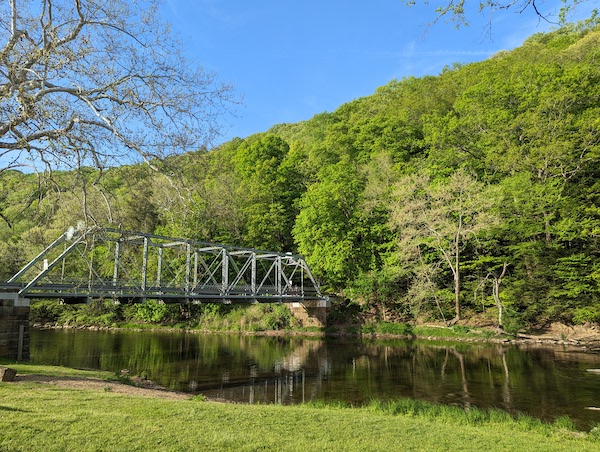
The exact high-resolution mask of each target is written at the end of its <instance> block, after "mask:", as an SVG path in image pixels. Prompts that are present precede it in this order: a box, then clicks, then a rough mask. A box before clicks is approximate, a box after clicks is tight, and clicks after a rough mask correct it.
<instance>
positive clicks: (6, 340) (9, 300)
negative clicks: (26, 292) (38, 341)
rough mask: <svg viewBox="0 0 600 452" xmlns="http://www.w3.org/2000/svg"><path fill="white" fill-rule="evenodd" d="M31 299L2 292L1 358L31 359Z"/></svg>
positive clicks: (0, 321)
mask: <svg viewBox="0 0 600 452" xmlns="http://www.w3.org/2000/svg"><path fill="white" fill-rule="evenodd" d="M29 310H30V307H29V299H28V298H21V297H19V294H17V293H8V292H7V293H0V358H8V359H11V360H13V359H14V360H16V361H27V360H29Z"/></svg>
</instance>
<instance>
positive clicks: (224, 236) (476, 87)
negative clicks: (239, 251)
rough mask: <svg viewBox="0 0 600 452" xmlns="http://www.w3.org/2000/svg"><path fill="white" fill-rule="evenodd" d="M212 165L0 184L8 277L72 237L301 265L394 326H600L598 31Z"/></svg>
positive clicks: (593, 26)
mask: <svg viewBox="0 0 600 452" xmlns="http://www.w3.org/2000/svg"><path fill="white" fill-rule="evenodd" d="M589 22H590V21H588V22H587V23H583V24H577V25H570V26H567V27H564V28H561V29H559V30H556V31H553V32H550V33H546V34H536V35H533V36H532V37H530V38H529V39H528V40H527V41H526V42H525V43H524V44H523V45H522V46H521V47H520V48H518V49H516V50H513V51H510V52H502V53H499V54H497V55H495V56H494V57H492V58H490V59H488V60H486V61H483V62H480V63H473V64H467V65H456V66H455V67H452V68H447V69H446V70H444V71H443V72H442V73H441V74H439V75H438V76H428V77H422V78H406V79H403V80H393V81H391V82H390V83H389V84H387V85H386V86H382V87H380V88H379V89H377V91H376V92H375V93H374V94H373V95H371V96H368V97H365V98H360V99H356V100H354V101H352V102H349V103H347V104H345V105H342V106H341V107H340V108H338V109H337V110H336V111H334V112H331V113H322V114H319V115H316V116H315V117H313V118H311V119H309V120H306V121H304V122H300V123H296V124H280V125H276V126H274V127H273V128H272V129H270V130H269V131H267V132H265V133H259V134H256V135H253V136H250V137H248V138H246V139H234V140H232V141H230V142H227V143H225V144H223V145H221V146H219V147H218V148H217V149H213V150H210V151H207V150H198V151H196V152H192V153H187V154H184V155H180V156H176V157H172V158H170V159H168V160H166V161H163V162H160V163H159V162H156V164H155V165H156V166H158V169H159V170H160V171H156V170H155V169H154V168H151V167H150V166H148V165H141V164H140V165H134V166H123V167H118V168H111V169H109V170H106V171H104V172H103V173H100V172H99V171H98V170H95V169H87V168H82V169H80V170H79V171H75V172H54V173H53V174H52V175H44V177H39V175H36V174H24V173H21V172H18V171H9V170H7V171H4V172H2V173H1V174H0V218H1V220H0V272H1V273H2V275H0V276H2V277H3V278H5V277H7V276H8V275H10V274H13V273H15V272H16V271H17V270H18V269H19V268H20V266H21V265H23V264H24V263H26V262H27V261H28V259H30V258H31V257H32V256H34V255H35V254H36V253H37V252H39V250H40V249H41V248H42V247H43V246H45V245H47V244H49V243H50V242H51V241H53V240H54V239H55V238H56V237H57V236H58V235H59V234H60V233H62V232H63V231H64V230H65V229H66V228H67V227H68V226H69V225H73V224H76V223H77V222H78V221H85V222H88V223H97V224H101V225H105V226H108V225H111V226H117V227H121V228H125V229H131V230H140V231H146V232H153V233H158V234H162V235H169V236H179V237H188V238H192V239H198V240H203V241H214V242H219V243H225V244H232V245H239V246H247V247H256V248H262V249H271V250H281V251H296V252H300V253H301V254H303V255H304V256H305V257H306V259H307V261H308V263H309V265H310V266H311V268H312V270H313V272H314V274H315V275H316V276H317V278H318V279H319V281H320V283H321V285H322V286H323V288H324V289H325V290H326V291H328V292H331V293H336V294H338V295H340V296H342V297H344V298H347V299H350V300H352V302H354V303H357V304H358V305H360V307H361V308H362V309H363V310H369V311H370V312H374V313H376V314H377V315H378V316H380V318H381V319H382V320H385V321H394V320H398V321H411V320H431V319H436V320H443V321H447V322H450V323H451V322H453V321H457V320H458V319H459V318H477V317H486V316H487V317H488V318H491V319H494V321H495V322H501V323H504V324H507V323H509V322H525V323H527V324H530V325H543V324H545V323H547V322H550V321H563V322H567V323H571V322H572V323H585V322H599V321H600V27H599V26H598V25H597V22H594V23H589Z"/></svg>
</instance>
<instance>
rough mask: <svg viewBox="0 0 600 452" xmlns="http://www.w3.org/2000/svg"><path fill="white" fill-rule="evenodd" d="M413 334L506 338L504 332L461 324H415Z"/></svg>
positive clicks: (436, 336)
mask: <svg viewBox="0 0 600 452" xmlns="http://www.w3.org/2000/svg"><path fill="white" fill-rule="evenodd" d="M413 334H414V335H415V336H417V337H434V338H440V339H443V338H451V339H491V338H507V337H509V336H508V335H506V334H498V333H496V332H494V331H491V330H488V329H483V328H470V327H466V326H462V325H456V326H452V327H432V326H423V325H419V326H415V327H414V328H413Z"/></svg>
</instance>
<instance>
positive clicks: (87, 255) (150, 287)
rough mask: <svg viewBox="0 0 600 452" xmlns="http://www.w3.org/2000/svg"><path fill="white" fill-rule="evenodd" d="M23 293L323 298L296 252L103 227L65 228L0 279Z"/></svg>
mask: <svg viewBox="0 0 600 452" xmlns="http://www.w3.org/2000/svg"><path fill="white" fill-rule="evenodd" d="M2 287H3V288H5V289H10V288H12V289H13V290H15V291H19V296H22V297H28V298H62V299H64V300H65V301H67V302H68V301H82V299H83V300H89V299H90V298H112V299H115V300H132V301H141V300H143V299H147V298H153V299H159V300H163V301H165V302H169V301H173V302H175V301H176V302H181V301H184V302H188V301H206V302H223V303H231V302H304V301H310V300H315V301H318V300H325V299H326V297H324V296H322V295H321V292H320V290H319V286H318V284H317V283H316V281H315V280H314V278H313V276H312V274H311V272H310V269H309V268H308V266H307V265H306V262H305V261H304V259H303V258H302V257H301V256H297V255H292V254H290V253H287V254H282V253H276V252H270V251H261V250H255V249H246V248H235V247H229V246H223V245H216V244H211V243H202V242H197V241H194V240H188V239H179V238H171V237H163V236H158V235H151V234H143V233H139V232H130V231H121V230H117V229H110V228H99V227H95V228H91V229H87V230H82V231H77V230H74V229H73V228H70V229H69V230H68V231H67V232H65V233H64V234H63V235H61V236H60V237H59V238H58V239H57V240H56V241H54V243H52V244H51V245H50V246H48V247H47V248H46V249H45V250H44V251H42V252H41V253H40V254H39V255H38V256H37V257H36V258H35V259H33V260H32V261H31V262H30V263H28V264H27V265H26V266H25V267H23V268H22V269H21V270H20V271H19V272H18V273H17V274H15V275H14V276H13V277H12V278H10V279H9V280H8V281H7V282H6V283H5V284H3V285H2Z"/></svg>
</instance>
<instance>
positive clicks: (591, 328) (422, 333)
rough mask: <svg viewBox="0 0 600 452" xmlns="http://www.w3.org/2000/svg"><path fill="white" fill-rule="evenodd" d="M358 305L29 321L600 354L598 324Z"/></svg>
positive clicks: (52, 314) (71, 315)
mask: <svg viewBox="0 0 600 452" xmlns="http://www.w3.org/2000/svg"><path fill="white" fill-rule="evenodd" d="M381 317H382V316H380V315H377V314H374V313H372V312H365V311H361V310H360V309H358V308H357V306H355V305H352V304H350V305H348V304H347V303H346V304H342V305H340V306H337V307H334V309H333V310H332V311H331V312H330V314H329V315H328V322H327V325H324V326H323V327H315V326H305V325H304V324H303V323H302V321H301V320H300V319H298V318H296V317H294V316H293V315H292V313H291V311H290V309H289V308H288V306H287V305H284V304H253V305H241V304H238V305H236V304H231V305H225V304H211V303H206V304H163V303H159V302H156V301H154V300H149V301H147V302H146V303H139V304H115V303H113V302H112V301H109V300H93V301H92V302H91V303H89V304H78V305H67V304H60V303H57V302H56V301H54V300H52V301H45V300H41V301H34V302H32V304H31V315H30V321H31V324H32V325H33V326H34V327H52V328H92V329H95V328H97V329H114V328H120V329H138V330H142V329H169V330H181V331H201V332H214V333H244V334H273V335H275V334H305V335H351V336H363V337H381V336H394V337H406V338H420V339H429V340H450V341H453V340H458V341H468V342H525V343H542V344H558V345H575V346H583V347H587V348H589V349H591V350H600V327H598V326H597V325H594V324H587V325H564V324H556V323H555V324H549V325H545V326H542V327H537V328H534V327H530V328H529V329H528V330H527V329H525V328H521V327H519V328H518V329H517V330H516V331H514V330H513V331H512V333H511V332H510V331H506V329H505V330H499V329H498V328H497V327H496V326H495V325H494V322H493V318H494V313H490V315H489V316H487V317H482V316H478V317H471V318H470V319H469V320H468V321H465V322H463V323H461V324H457V325H453V326H451V327H448V326H445V325H444V324H442V323H440V322H438V323H427V322H423V323H407V322H402V321H400V320H397V319H396V321H385V320H382V319H381Z"/></svg>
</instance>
